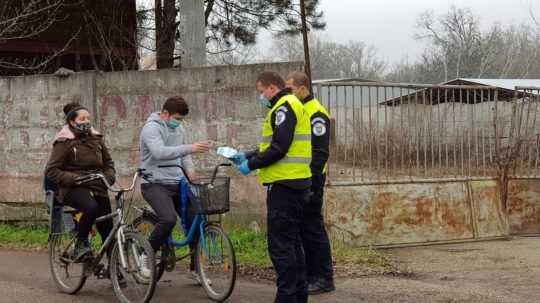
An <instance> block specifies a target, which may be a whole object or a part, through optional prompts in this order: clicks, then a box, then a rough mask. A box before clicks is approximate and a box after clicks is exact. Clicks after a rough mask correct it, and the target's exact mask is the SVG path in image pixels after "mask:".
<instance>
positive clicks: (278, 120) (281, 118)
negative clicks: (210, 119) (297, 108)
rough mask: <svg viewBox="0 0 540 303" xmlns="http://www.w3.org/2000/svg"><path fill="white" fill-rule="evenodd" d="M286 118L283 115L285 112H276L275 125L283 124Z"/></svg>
mask: <svg viewBox="0 0 540 303" xmlns="http://www.w3.org/2000/svg"><path fill="white" fill-rule="evenodd" d="M286 118H287V115H285V112H284V111H281V110H278V111H277V112H276V125H281V123H283V122H285V119H286Z"/></svg>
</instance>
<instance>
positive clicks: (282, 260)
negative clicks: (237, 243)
mask: <svg viewBox="0 0 540 303" xmlns="http://www.w3.org/2000/svg"><path fill="white" fill-rule="evenodd" d="M256 85H257V91H258V93H259V101H260V103H261V104H262V105H263V106H264V107H267V108H268V109H269V112H268V114H267V115H266V119H265V121H264V125H263V128H262V143H261V144H260V146H259V150H258V151H255V152H250V153H246V154H244V153H239V154H237V156H235V157H234V158H233V161H234V162H235V163H236V164H238V165H239V170H240V172H241V173H242V174H244V175H248V174H249V173H250V171H253V170H258V175H259V180H260V182H261V183H262V184H263V185H265V186H267V188H268V191H267V199H266V203H267V212H268V213H267V224H268V226H267V236H268V251H269V254H270V259H271V260H272V264H273V265H274V268H275V270H276V274H277V294H276V299H275V301H274V302H275V303H305V302H307V300H308V293H307V283H306V278H305V270H306V269H305V260H304V252H303V249H302V240H301V238H300V232H301V226H300V225H301V223H302V222H301V221H302V218H303V215H302V212H303V208H304V204H305V203H306V202H307V200H308V197H309V192H310V187H311V169H310V163H311V127H310V122H309V117H308V116H307V114H306V112H305V110H304V106H303V105H302V102H300V100H298V98H296V97H295V96H294V95H293V94H291V90H290V89H287V88H285V81H284V80H283V78H281V77H280V76H279V75H278V74H277V73H275V72H263V73H261V74H260V75H259V77H258V78H257V81H256Z"/></svg>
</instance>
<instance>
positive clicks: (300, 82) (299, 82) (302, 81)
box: [287, 71, 310, 89]
mask: <svg viewBox="0 0 540 303" xmlns="http://www.w3.org/2000/svg"><path fill="white" fill-rule="evenodd" d="M289 79H291V80H292V82H293V84H294V86H297V87H300V86H305V87H307V88H308V89H309V87H310V83H309V77H308V76H307V75H306V73H304V72H300V71H296V72H292V73H290V74H289V75H288V76H287V80H289Z"/></svg>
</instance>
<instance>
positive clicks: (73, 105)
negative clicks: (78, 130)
mask: <svg viewBox="0 0 540 303" xmlns="http://www.w3.org/2000/svg"><path fill="white" fill-rule="evenodd" d="M81 109H84V110H88V109H87V108H86V107H84V106H82V105H81V104H80V103H79V102H78V101H73V102H70V103H68V104H66V105H64V108H63V111H64V115H66V123H69V121H74V120H75V119H76V118H77V112H78V111H80V110H81Z"/></svg>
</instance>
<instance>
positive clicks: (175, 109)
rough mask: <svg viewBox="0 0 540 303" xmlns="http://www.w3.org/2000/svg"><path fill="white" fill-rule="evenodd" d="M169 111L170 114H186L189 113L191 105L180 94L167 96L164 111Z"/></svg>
mask: <svg viewBox="0 0 540 303" xmlns="http://www.w3.org/2000/svg"><path fill="white" fill-rule="evenodd" d="M165 110H166V111H167V112H169V114H171V115H172V114H180V115H182V116H186V115H187V114H188V113H189V107H188V105H187V103H186V100H184V98H182V97H180V96H173V97H169V98H167V101H165V104H163V108H162V111H165Z"/></svg>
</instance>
